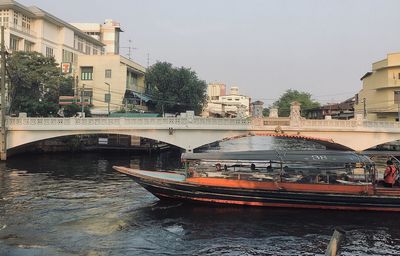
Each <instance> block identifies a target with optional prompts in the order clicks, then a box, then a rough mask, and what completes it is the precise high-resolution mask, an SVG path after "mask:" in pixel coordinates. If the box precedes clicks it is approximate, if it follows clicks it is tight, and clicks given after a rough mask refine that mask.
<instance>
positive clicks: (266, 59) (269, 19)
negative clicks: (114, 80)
mask: <svg viewBox="0 0 400 256" xmlns="http://www.w3.org/2000/svg"><path fill="white" fill-rule="evenodd" d="M18 2H19V3H21V4H23V5H27V6H30V5H36V6H38V7H39V8H41V9H43V10H45V11H48V12H50V13H52V14H53V15H56V16H58V17H59V18H61V19H63V20H65V21H68V22H98V23H100V22H103V21H104V20H105V19H107V18H111V19H114V20H116V21H119V22H120V23H121V25H122V28H123V30H124V31H125V32H124V33H122V42H121V46H128V40H129V39H130V40H132V42H133V46H134V47H136V48H137V49H136V50H134V52H133V57H134V59H135V60H136V61H137V62H139V63H141V64H142V65H146V63H147V60H146V59H147V58H146V55H147V53H149V54H150V64H152V63H154V62H155V61H156V60H160V61H168V62H171V63H173V64H174V65H176V66H185V67H191V68H192V69H193V70H195V71H196V72H197V73H198V75H199V77H200V78H201V79H204V80H206V81H207V82H212V81H221V82H224V83H226V84H227V85H228V86H232V85H237V86H239V88H240V91H241V92H242V93H243V94H247V95H249V96H251V97H252V99H253V100H263V101H265V102H266V105H268V104H270V103H271V102H272V101H273V100H275V99H277V98H278V97H279V96H280V95H281V94H282V93H283V92H284V91H285V90H287V89H290V88H291V89H297V90H301V91H306V92H310V93H312V95H313V97H314V98H315V99H316V100H318V101H320V102H322V103H326V102H328V101H335V100H342V99H345V98H348V97H351V96H352V95H353V94H355V93H357V92H358V91H359V90H360V88H361V81H360V80H359V79H360V77H361V76H362V75H363V74H364V73H365V72H367V71H369V70H370V69H371V63H372V62H375V61H378V60H380V59H383V58H385V57H386V54H387V53H389V52H398V51H400V32H399V29H398V24H400V15H399V12H400V1H397V0H391V1H389V0H375V1H371V0H358V1H357V0H352V1H350V0H347V1H345V0H339V1H338V0H337V1H324V0H297V1H296V0H291V1H289V0H276V1H261V0H258V1H257V0H249V1H244V0H242V1H233V0H201V1H200V0H199V1H187V0H168V1H165V0H146V1H145V0H142V1H135V0H113V1H109V0H96V1H90V0H85V1H83V0H68V1H55V0H35V1H34V0H19V1H18ZM124 50H126V49H124ZM125 52H126V51H125Z"/></svg>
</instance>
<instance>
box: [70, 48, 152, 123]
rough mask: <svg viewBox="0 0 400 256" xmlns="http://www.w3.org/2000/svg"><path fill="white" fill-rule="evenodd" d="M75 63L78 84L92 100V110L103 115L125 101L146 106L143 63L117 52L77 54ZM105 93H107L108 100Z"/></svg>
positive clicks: (141, 106)
mask: <svg viewBox="0 0 400 256" xmlns="http://www.w3.org/2000/svg"><path fill="white" fill-rule="evenodd" d="M78 65H79V69H80V70H81V74H80V80H81V86H82V87H84V88H85V89H84V91H85V92H86V95H87V96H88V97H90V98H91V103H92V104H93V108H92V114H95V115H96V114H97V115H104V114H108V111H109V110H110V111H111V112H113V111H116V110H119V109H120V108H121V107H122V106H128V105H129V106H135V108H136V109H137V110H143V111H145V110H147V106H146V103H148V102H149V101H150V98H149V97H148V96H146V95H145V94H146V93H147V90H146V87H145V83H144V74H145V72H146V69H145V68H144V67H143V66H141V65H139V64H137V63H135V62H133V61H131V60H129V59H127V58H125V57H122V56H121V55H117V54H114V55H103V56H93V55H92V56H80V57H79V60H78ZM107 94H110V104H108V100H107V99H106V97H108V96H106V95H107Z"/></svg>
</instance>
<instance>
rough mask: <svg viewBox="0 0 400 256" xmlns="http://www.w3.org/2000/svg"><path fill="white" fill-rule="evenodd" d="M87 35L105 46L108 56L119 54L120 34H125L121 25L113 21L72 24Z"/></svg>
mask: <svg viewBox="0 0 400 256" xmlns="http://www.w3.org/2000/svg"><path fill="white" fill-rule="evenodd" d="M71 25H73V26H75V27H77V28H79V29H80V30H82V31H83V32H85V33H86V34H88V35H90V36H92V37H93V38H95V39H96V40H98V41H100V42H102V43H103V44H105V53H106V54H119V42H120V36H119V33H120V32H123V31H122V29H121V25H120V24H119V23H118V22H116V21H113V20H111V19H107V20H105V22H104V23H103V24H99V23H71Z"/></svg>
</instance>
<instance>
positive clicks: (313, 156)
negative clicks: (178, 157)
mask: <svg viewBox="0 0 400 256" xmlns="http://www.w3.org/2000/svg"><path fill="white" fill-rule="evenodd" d="M182 160H204V161H207V160H210V161H218V160H220V161H235V160H236V161H262V162H267V161H279V162H304V163H337V164H339V163H343V164H345V163H349V164H350V163H372V161H371V159H370V158H369V157H367V156H365V155H361V154H357V153H355V152H352V151H334V150H293V151H283V150H259V151H236V152H210V153H183V154H182Z"/></svg>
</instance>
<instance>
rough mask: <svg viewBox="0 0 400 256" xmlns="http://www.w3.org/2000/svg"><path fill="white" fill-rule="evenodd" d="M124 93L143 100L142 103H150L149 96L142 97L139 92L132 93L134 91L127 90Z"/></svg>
mask: <svg viewBox="0 0 400 256" xmlns="http://www.w3.org/2000/svg"><path fill="white" fill-rule="evenodd" d="M126 93H127V94H128V95H129V94H130V95H133V96H135V97H136V98H139V99H141V100H143V101H144V102H149V101H152V99H151V98H150V97H149V96H147V95H144V94H142V93H139V92H134V91H130V90H127V91H126Z"/></svg>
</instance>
